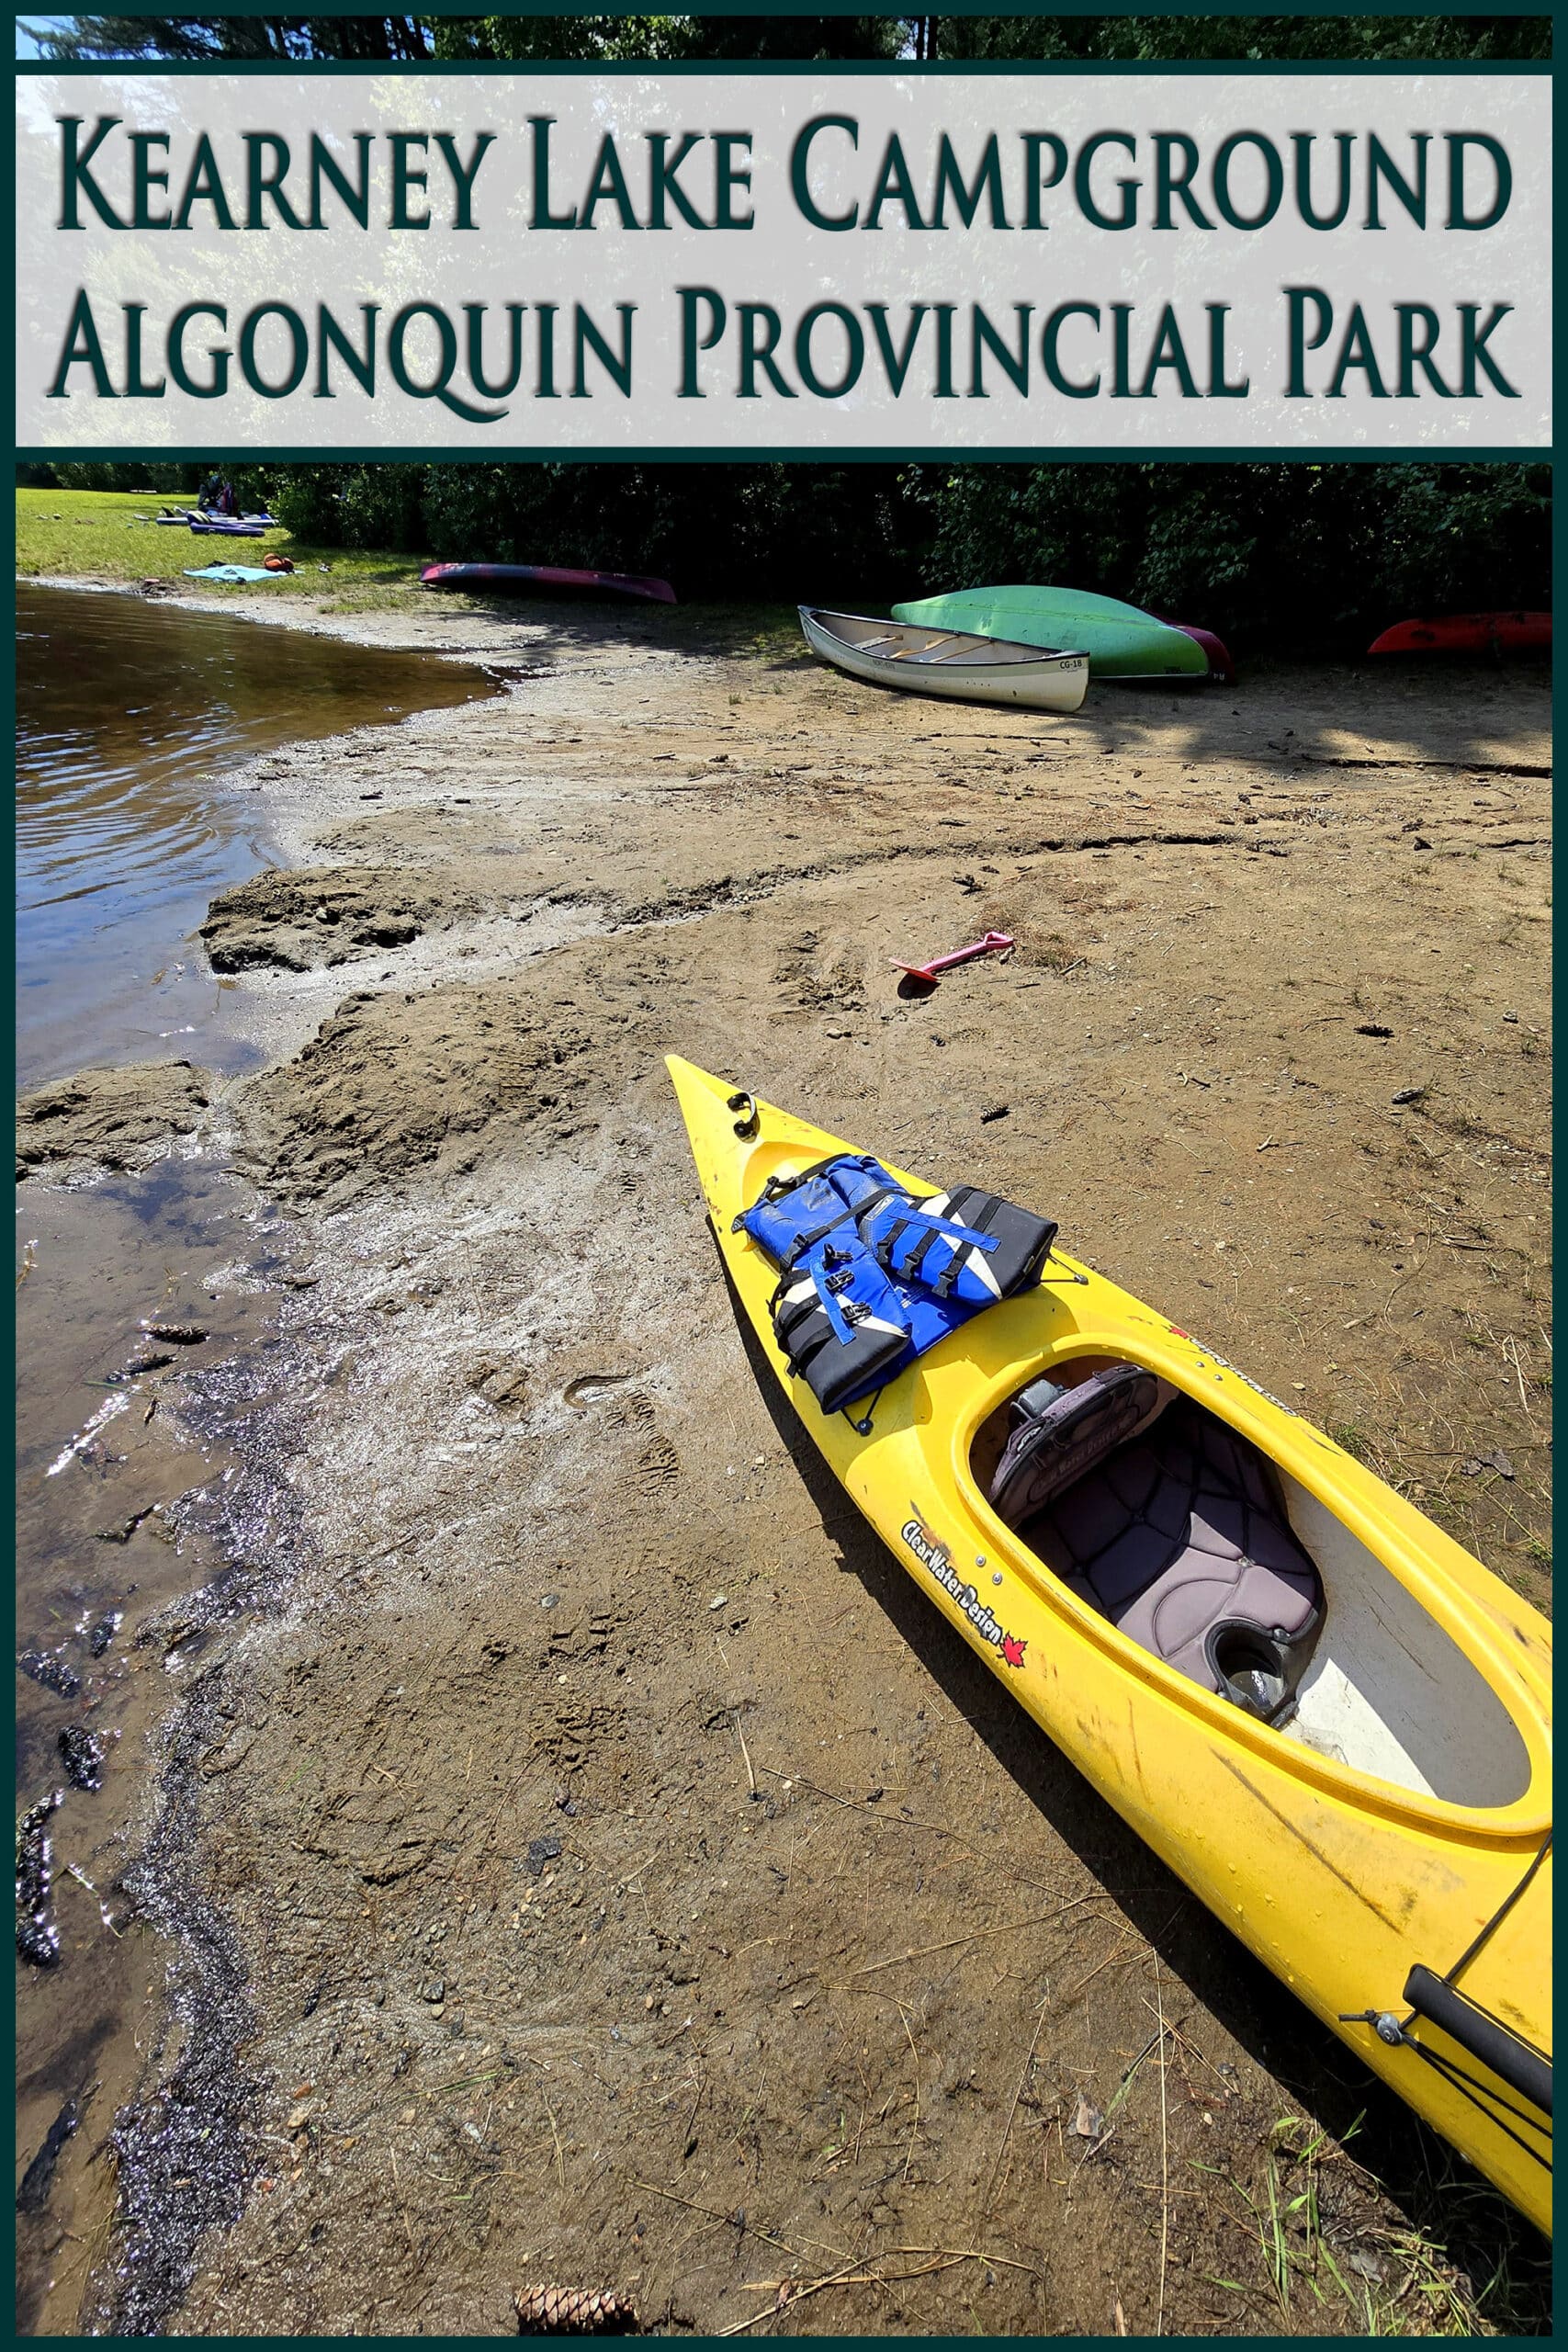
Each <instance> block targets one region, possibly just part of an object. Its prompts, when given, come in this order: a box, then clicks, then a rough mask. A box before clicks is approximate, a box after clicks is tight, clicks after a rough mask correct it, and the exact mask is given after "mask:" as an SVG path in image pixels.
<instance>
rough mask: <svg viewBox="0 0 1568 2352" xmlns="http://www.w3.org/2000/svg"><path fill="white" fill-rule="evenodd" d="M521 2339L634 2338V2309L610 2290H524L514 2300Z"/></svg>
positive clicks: (635, 2311)
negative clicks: (552, 2336) (547, 2336)
mask: <svg viewBox="0 0 1568 2352" xmlns="http://www.w3.org/2000/svg"><path fill="white" fill-rule="evenodd" d="M513 2301H514V2302H515V2304H516V2306H517V2332H518V2334H519V2335H636V2334H637V2329H638V2325H639V2323H638V2320H637V2306H636V2304H635V2303H634V2302H633V2301H631V2299H630V2298H629V2296H626V2295H617V2294H615V2292H614V2291H613V2290H610V2289H609V2288H600V2289H598V2290H594V2289H592V2288H588V2287H545V2286H540V2287H525V2288H523V2289H521V2290H520V2291H519V2292H518V2293H517V2294H516V2295H515V2296H514V2297H513Z"/></svg>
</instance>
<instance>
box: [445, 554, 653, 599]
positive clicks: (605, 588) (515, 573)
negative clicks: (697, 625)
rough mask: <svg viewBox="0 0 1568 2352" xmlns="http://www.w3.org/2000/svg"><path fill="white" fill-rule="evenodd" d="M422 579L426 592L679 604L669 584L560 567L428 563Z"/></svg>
mask: <svg viewBox="0 0 1568 2352" xmlns="http://www.w3.org/2000/svg"><path fill="white" fill-rule="evenodd" d="M419 577H420V584H421V586H422V587H424V588H467V589H469V590H471V591H473V592H475V593H476V594H481V595H482V594H486V593H488V594H491V595H492V596H525V595H529V594H536V595H548V594H550V592H551V591H552V590H556V591H559V592H564V593H567V594H573V595H589V596H631V597H634V598H636V600H637V602H638V603H640V604H645V605H672V604H673V603H674V602H675V591H674V590H673V588H671V585H670V582H668V580H647V579H643V578H642V577H640V576H639V575H638V574H637V572H634V571H570V570H568V569H566V568H564V567H563V566H562V565H560V564H558V563H427V564H426V565H425V567H424V570H423V571H422V572H421V573H420V575H419Z"/></svg>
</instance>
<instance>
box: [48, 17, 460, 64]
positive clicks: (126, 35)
mask: <svg viewBox="0 0 1568 2352" xmlns="http://www.w3.org/2000/svg"><path fill="white" fill-rule="evenodd" d="M24 30H26V31H27V32H28V34H30V35H31V37H32V39H33V40H34V41H36V43H37V44H38V49H39V55H40V56H43V57H51V58H60V59H71V58H93V57H146V58H162V57H178V58H185V57H192V58H204V57H209V58H220V57H255V58H264V59H276V60H278V61H283V60H285V59H288V58H295V57H343V58H370V59H374V60H377V61H380V60H386V61H387V62H417V61H418V60H419V59H421V58H425V57H430V56H432V55H433V54H434V50H433V46H432V42H431V39H430V33H429V28H428V24H427V21H426V19H424V18H423V17H66V18H65V19H64V20H63V21H62V22H59V23H54V24H46V25H28V26H26V27H25V28H24Z"/></svg>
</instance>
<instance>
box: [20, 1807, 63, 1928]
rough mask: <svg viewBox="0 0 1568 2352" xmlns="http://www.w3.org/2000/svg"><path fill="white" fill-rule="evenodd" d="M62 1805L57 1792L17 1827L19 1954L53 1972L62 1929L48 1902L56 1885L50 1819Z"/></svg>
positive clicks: (25, 1814)
mask: <svg viewBox="0 0 1568 2352" xmlns="http://www.w3.org/2000/svg"><path fill="white" fill-rule="evenodd" d="M59 1803H60V1791H59V1790H58V1789H56V1790H54V1791H53V1792H52V1793H51V1795H49V1796H47V1797H40V1798H39V1802H38V1804H35V1805H33V1806H32V1807H31V1808H30V1810H29V1811H28V1812H27V1813H24V1814H23V1815H22V1817H21V1819H20V1820H19V1821H18V1822H17V1951H19V1952H20V1953H21V1955H22V1958H23V1959H24V1960H30V1961H31V1962H32V1964H33V1966H34V1967H35V1968H52V1967H53V1965H54V1963H55V1962H56V1961H57V1960H58V1959H59V1958H60V1929H59V1928H57V1927H56V1926H55V1923H54V1914H53V1912H52V1911H51V1908H50V1900H49V1898H50V1890H51V1887H52V1885H53V1883H54V1851H53V1846H52V1843H51V1838H50V1835H49V1817H50V1815H51V1813H52V1812H53V1811H54V1809H55V1807H56V1806H57V1805H58V1804H59Z"/></svg>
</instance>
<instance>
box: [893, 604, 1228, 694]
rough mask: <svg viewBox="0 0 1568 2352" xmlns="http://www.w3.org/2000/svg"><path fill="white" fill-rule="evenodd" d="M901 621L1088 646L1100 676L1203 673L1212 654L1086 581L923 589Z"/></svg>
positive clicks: (898, 615) (1028, 641) (899, 611)
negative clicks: (948, 591)
mask: <svg viewBox="0 0 1568 2352" xmlns="http://www.w3.org/2000/svg"><path fill="white" fill-rule="evenodd" d="M893 617H894V619H895V620H896V621H911V622H914V623H915V624H916V625H917V626H919V627H923V628H955V629H967V630H968V631H969V632H970V633H971V635H973V636H976V637H1006V638H1010V639H1012V640H1013V642H1014V643H1015V644H1018V645H1045V646H1050V647H1051V648H1052V649H1053V650H1055V651H1056V652H1061V653H1087V654H1088V656H1089V675H1090V676H1091V677H1096V678H1202V677H1206V676H1207V675H1208V674H1209V666H1210V664H1209V657H1208V654H1207V653H1206V652H1205V651H1204V649H1203V648H1202V646H1201V645H1200V644H1199V643H1198V642H1197V641H1196V639H1193V638H1191V637H1189V636H1188V635H1187V634H1186V632H1185V630H1183V629H1179V628H1171V627H1170V626H1169V625H1168V623H1167V622H1165V621H1156V619H1155V618H1154V616H1152V614H1149V613H1141V612H1140V611H1139V610H1138V608H1137V606H1136V605H1121V604H1118V603H1117V601H1116V599H1115V597H1114V596H1095V595H1092V594H1090V593H1089V590H1088V589H1086V588H963V589H960V590H959V591H958V592H957V593H956V594H953V595H952V596H923V597H921V598H920V599H919V601H918V602H917V603H915V604H909V605H894V607H893Z"/></svg>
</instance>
